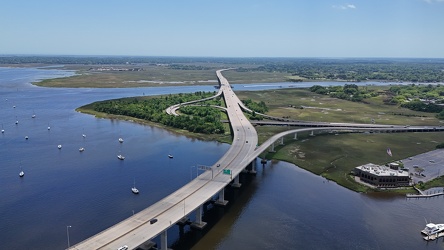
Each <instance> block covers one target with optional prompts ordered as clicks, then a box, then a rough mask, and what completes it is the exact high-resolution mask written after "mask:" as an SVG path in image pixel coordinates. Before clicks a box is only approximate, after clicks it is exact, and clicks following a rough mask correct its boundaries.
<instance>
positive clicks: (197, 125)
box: [84, 92, 225, 134]
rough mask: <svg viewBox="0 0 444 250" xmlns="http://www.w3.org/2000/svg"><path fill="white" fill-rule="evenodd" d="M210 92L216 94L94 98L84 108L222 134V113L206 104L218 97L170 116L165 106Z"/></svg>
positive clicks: (219, 102)
mask: <svg viewBox="0 0 444 250" xmlns="http://www.w3.org/2000/svg"><path fill="white" fill-rule="evenodd" d="M212 95H215V92H213V93H210V92H195V93H191V94H177V95H165V96H160V97H131V98H123V99H116V100H107V101H100V102H95V103H92V104H90V105H87V106H85V107H84V108H92V109H93V110H94V111H97V112H102V113H106V114H114V115H124V116H130V117H135V118H139V119H144V120H147V121H152V122H156V123H161V124H163V125H166V126H171V127H174V128H179V129H184V130H188V131H190V132H195V133H204V134H222V133H224V132H225V129H224V126H223V124H222V123H221V122H220V118H221V113H220V111H219V110H216V109H214V108H212V107H210V106H209V104H213V105H221V100H220V97H218V98H216V99H214V100H210V101H207V102H206V104H208V105H207V106H202V107H182V108H181V109H180V110H181V112H183V113H185V114H188V115H180V116H173V115H168V114H166V112H165V110H166V108H168V107H169V106H172V105H174V104H179V103H183V102H188V101H193V100H199V99H203V98H206V97H209V96H212Z"/></svg>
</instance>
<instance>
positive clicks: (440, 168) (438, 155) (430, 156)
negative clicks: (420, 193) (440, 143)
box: [402, 149, 444, 183]
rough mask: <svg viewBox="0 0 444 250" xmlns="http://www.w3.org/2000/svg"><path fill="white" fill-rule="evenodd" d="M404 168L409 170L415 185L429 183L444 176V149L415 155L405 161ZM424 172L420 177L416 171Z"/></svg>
mask: <svg viewBox="0 0 444 250" xmlns="http://www.w3.org/2000/svg"><path fill="white" fill-rule="evenodd" d="M402 162H403V163H404V167H405V168H408V169H409V172H410V174H411V176H412V179H413V181H414V182H415V183H418V182H419V181H422V182H427V181H430V180H432V179H435V178H436V177H438V176H441V175H444V149H436V150H433V151H430V152H427V153H424V154H420V155H415V156H412V157H409V158H407V159H403V160H402ZM418 168H422V169H424V171H423V172H422V174H421V175H420V174H419V173H418V171H417V170H416V169H418Z"/></svg>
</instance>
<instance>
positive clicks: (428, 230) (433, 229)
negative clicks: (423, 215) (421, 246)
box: [421, 223, 444, 236]
mask: <svg viewBox="0 0 444 250" xmlns="http://www.w3.org/2000/svg"><path fill="white" fill-rule="evenodd" d="M443 231H444V224H434V223H428V224H427V225H426V227H425V228H424V229H423V230H422V231H421V233H422V234H424V235H427V236H430V235H434V234H438V233H441V232H443Z"/></svg>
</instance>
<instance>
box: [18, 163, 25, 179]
mask: <svg viewBox="0 0 444 250" xmlns="http://www.w3.org/2000/svg"><path fill="white" fill-rule="evenodd" d="M19 176H20V177H23V176H25V172H23V170H22V166H21V164H20V173H19Z"/></svg>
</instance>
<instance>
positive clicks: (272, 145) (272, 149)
mask: <svg viewBox="0 0 444 250" xmlns="http://www.w3.org/2000/svg"><path fill="white" fill-rule="evenodd" d="M270 152H276V151H274V142H273V143H272V144H271V149H270Z"/></svg>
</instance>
